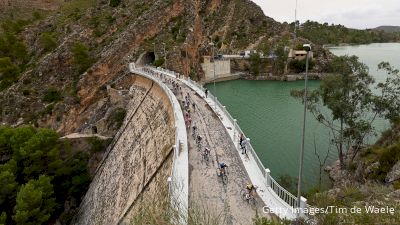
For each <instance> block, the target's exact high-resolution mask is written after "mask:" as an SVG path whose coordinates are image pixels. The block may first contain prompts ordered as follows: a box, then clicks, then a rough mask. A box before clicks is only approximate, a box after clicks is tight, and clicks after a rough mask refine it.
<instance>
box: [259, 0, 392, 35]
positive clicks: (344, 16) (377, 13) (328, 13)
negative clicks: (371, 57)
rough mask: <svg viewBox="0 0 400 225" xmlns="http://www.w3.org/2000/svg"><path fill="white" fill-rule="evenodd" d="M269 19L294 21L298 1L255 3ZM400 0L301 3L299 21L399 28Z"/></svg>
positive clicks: (303, 0) (304, 0)
mask: <svg viewBox="0 0 400 225" xmlns="http://www.w3.org/2000/svg"><path fill="white" fill-rule="evenodd" d="M253 1H254V2H255V3H256V4H258V5H260V6H261V8H262V9H263V10H264V12H265V14H266V15H267V16H270V17H272V18H274V19H275V20H278V21H280V22H284V21H287V22H292V21H294V9H295V5H296V0H279V1H276V0H253ZM398 15H400V4H399V0H357V1H352V0H334V1H332V0H298V19H299V20H300V21H302V22H304V21H306V20H314V21H318V22H320V23H324V22H328V23H334V24H342V25H345V26H347V27H353V28H367V27H368V28H371V27H376V26H380V25H400V20H399V18H398Z"/></svg>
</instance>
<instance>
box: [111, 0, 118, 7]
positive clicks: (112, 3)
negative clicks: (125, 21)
mask: <svg viewBox="0 0 400 225" xmlns="http://www.w3.org/2000/svg"><path fill="white" fill-rule="evenodd" d="M120 3H121V0H110V6H111V7H117V6H119V4H120Z"/></svg>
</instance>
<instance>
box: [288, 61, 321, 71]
mask: <svg viewBox="0 0 400 225" xmlns="http://www.w3.org/2000/svg"><path fill="white" fill-rule="evenodd" d="M314 64H315V63H314V61H312V60H309V63H308V69H309V70H311V69H312V68H313V67H314ZM289 68H290V69H291V70H294V71H295V72H296V73H302V72H305V71H306V59H303V60H297V59H294V60H292V61H290V62H289Z"/></svg>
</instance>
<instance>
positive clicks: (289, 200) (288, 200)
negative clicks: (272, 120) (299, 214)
mask: <svg viewBox="0 0 400 225" xmlns="http://www.w3.org/2000/svg"><path fill="white" fill-rule="evenodd" d="M152 69H153V70H155V71H157V72H160V73H162V74H165V75H167V76H170V77H172V78H177V77H179V74H177V73H175V72H173V71H170V70H166V69H163V68H152ZM181 80H184V81H185V82H188V83H189V84H190V85H193V86H195V87H196V88H198V89H200V90H201V91H202V92H204V91H205V88H204V87H203V86H202V85H200V84H198V83H197V82H195V81H193V80H191V79H190V78H189V77H188V78H186V79H181ZM208 95H209V98H210V99H211V100H213V101H214V104H216V105H217V106H218V108H219V109H220V111H222V112H223V113H224V114H225V116H226V117H227V118H228V119H229V120H230V122H231V123H232V124H234V128H233V129H234V134H237V135H240V134H243V135H244V132H243V131H242V129H241V128H240V126H239V125H238V123H237V121H236V120H235V119H234V118H233V117H232V115H231V114H230V113H229V112H228V110H227V109H226V107H225V106H224V105H223V104H221V102H219V100H218V98H216V97H215V96H213V95H212V94H211V93H210V92H208ZM212 108H213V107H212ZM245 138H247V137H246V136H245ZM234 140H235V138H234ZM234 144H235V146H237V147H238V145H237V144H236V143H234ZM246 147H247V151H248V152H249V153H250V154H251V155H252V156H253V158H254V160H255V162H256V164H257V167H258V169H259V170H260V171H261V173H262V175H263V177H264V178H265V180H264V183H265V184H266V185H267V187H268V188H269V189H270V190H272V193H273V194H274V195H275V197H276V198H277V199H278V200H280V202H281V203H282V204H283V205H285V206H286V207H287V208H291V209H292V210H293V209H296V208H299V207H298V201H297V197H296V196H294V195H293V194H292V193H290V192H289V191H287V190H286V189H285V188H284V187H282V186H281V185H280V184H279V183H278V182H277V181H275V179H274V178H273V177H272V176H271V174H270V170H269V169H268V168H265V166H264V165H263V163H262V162H261V160H260V158H259V157H258V155H257V153H256V151H255V150H254V148H253V146H252V145H251V143H250V142H249V143H248V144H247V146H246ZM301 200H302V201H301V206H300V207H301V208H305V207H307V208H308V207H309V206H308V205H307V199H305V198H303V197H302V198H301ZM302 211H303V212H304V210H302ZM303 216H306V215H303Z"/></svg>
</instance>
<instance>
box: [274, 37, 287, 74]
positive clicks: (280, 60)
mask: <svg viewBox="0 0 400 225" xmlns="http://www.w3.org/2000/svg"><path fill="white" fill-rule="evenodd" d="M275 55H276V56H277V58H276V59H275V61H274V70H275V72H276V73H278V74H283V73H284V72H285V66H286V61H287V58H288V53H287V52H286V51H285V46H284V45H283V44H279V45H278V46H277V47H276V49H275Z"/></svg>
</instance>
